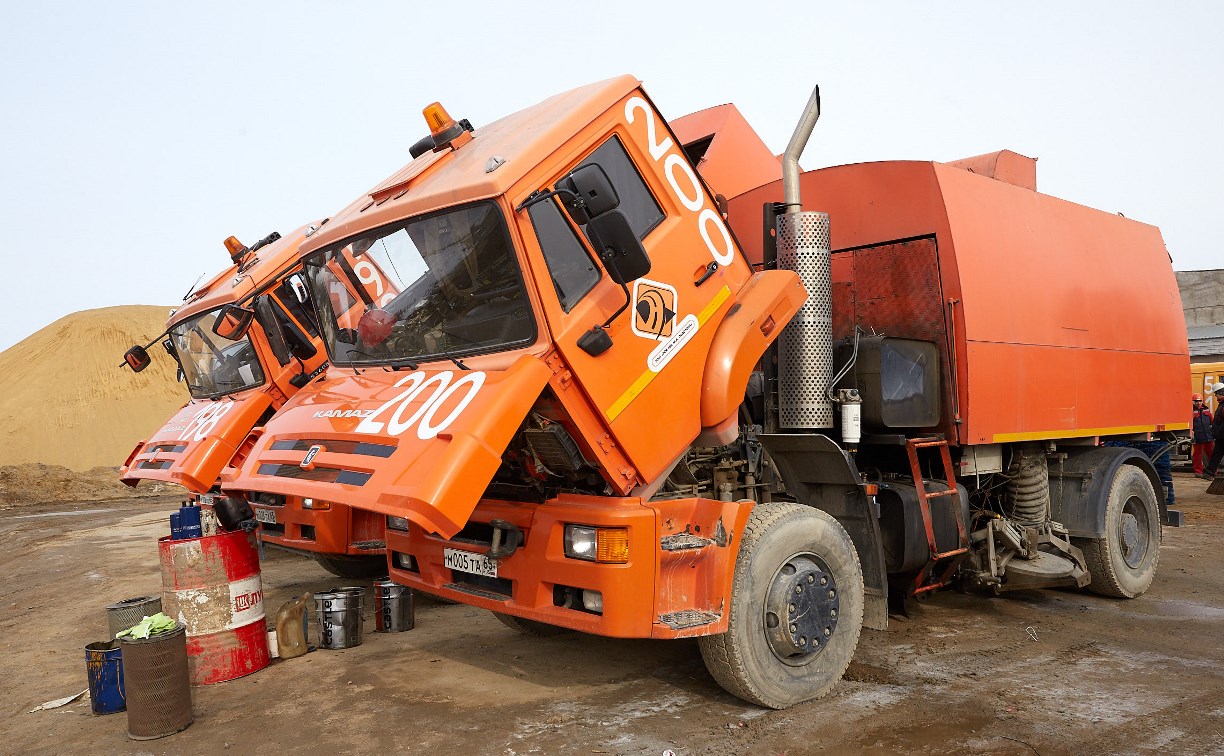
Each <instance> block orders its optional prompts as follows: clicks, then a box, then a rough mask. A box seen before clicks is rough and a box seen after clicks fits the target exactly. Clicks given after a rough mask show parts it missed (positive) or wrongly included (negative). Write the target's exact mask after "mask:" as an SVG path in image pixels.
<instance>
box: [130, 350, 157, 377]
mask: <svg viewBox="0 0 1224 756" xmlns="http://www.w3.org/2000/svg"><path fill="white" fill-rule="evenodd" d="M123 361H124V362H126V363H127V366H128V367H130V368H131V369H132V372H133V373H139V372H140V371H141V370H144V369H145V368H147V367H148V366H149V364H150V363H151V362H153V359H152V358H151V357H149V352H148V350H147V349H145V348H144V347H142V346H134V347H132V348H131V349H129V350H127V351H126V352H124V353H123Z"/></svg>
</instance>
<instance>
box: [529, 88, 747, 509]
mask: <svg viewBox="0 0 1224 756" xmlns="http://www.w3.org/2000/svg"><path fill="white" fill-rule="evenodd" d="M596 129H597V130H598V132H599V133H597V134H595V135H593V143H592V146H591V147H590V148H589V149H588V150H586V151H585V153H584V154H583V155H582V156H581V157H580V158H579V159H578V160H577V161H576V162H574V163H573V164H571V165H568V166H565V167H564V168H563V170H562V171H561V173H559V174H558V175H556V176H554V177H552V183H551V184H550V186H555V183H556V181H557V180H558V179H560V178H561V177H562V176H564V175H566V174H568V173H569V172H570V171H572V170H574V169H575V168H577V167H579V166H582V165H585V164H588V163H598V164H599V165H600V166H601V167H602V168H603V169H604V172H605V173H606V174H607V175H608V177H609V179H610V180H611V182H612V184H613V186H614V188H615V189H616V192H617V195H618V197H619V200H620V205H619V209H620V211H621V212H623V213H624V214H625V215H626V216H627V218H628V220H629V223H630V226H631V227H632V228H633V230H634V231H635V233H636V234H637V236H638V237H639V238H640V239H641V241H642V244H643V246H644V247H645V249H646V251H647V253H648V254H649V256H650V260H651V268H650V272H649V273H647V274H646V275H645V276H644V277H642V278H640V279H638V280H636V281H633V282H631V283H630V284H629V285H628V286H627V289H628V296H629V301H628V303H627V305H628V306H627V307H625V305H626V294H625V291H624V290H622V288H621V287H620V286H619V285H618V284H616V283H614V282H613V281H612V280H611V279H610V278H609V277H608V275H607V272H606V271H603V270H602V269H601V268H600V267H599V266H598V265H597V264H596V263H595V262H594V259H593V257H592V254H591V253H592V250H591V245H590V242H589V239H587V238H586V237H585V235H584V234H583V233H582V232H581V230H580V229H579V228H578V227H576V226H575V225H574V224H573V222H572V221H571V220H570V219H569V218H567V217H566V216H565V214H564V213H563V211H562V210H561V209H560V206H559V205H558V204H557V203H555V202H544V203H538V204H536V205H533V206H531V207H530V208H528V210H527V211H526V212H525V213H524V214H525V215H526V216H527V218H525V219H524V222H526V223H528V224H529V225H530V228H528V229H526V230H527V231H528V232H529V233H528V234H526V235H528V236H533V237H534V238H535V240H536V242H537V243H538V245H539V247H540V253H541V255H542V257H543V258H544V260H545V267H546V269H547V272H546V273H544V274H542V275H539V276H538V280H539V286H540V290H541V292H548V291H549V289H553V290H554V291H555V293H556V296H557V298H558V299H559V300H560V301H559V302H551V301H550V302H548V303H546V306H545V310H546V314H547V316H548V318H549V321H550V327H551V330H552V331H553V333H554V335H555V336H556V339H557V343H558V346H559V348H560V349H561V352H562V354H563V355H564V357H565V359H566V361H567V362H568V363H569V365H570V367H571V369H572V370H573V372H574V374H575V375H576V377H577V378H578V381H579V382H580V383H581V384H582V387H583V389H584V391H585V392H586V395H587V396H588V397H589V398H590V400H591V401H592V402H593V403H594V405H595V407H596V409H597V411H598V413H599V414H600V415H601V417H602V419H603V421H604V422H605V423H606V424H607V427H608V428H609V429H610V432H611V436H612V438H613V440H614V441H615V442H616V444H617V445H619V446H620V447H621V449H622V450H623V451H624V452H625V454H626V455H627V456H628V457H629V458H630V460H631V462H632V463H633V464H634V466H635V467H636V478H637V479H638V480H640V481H641V482H648V481H651V480H653V479H654V478H655V477H657V476H658V475H659V474H661V473H662V472H663V471H664V470H665V469H667V467H668V465H669V464H670V463H671V462H672V461H673V460H674V459H675V458H676V457H677V456H678V455H679V454H680V453H681V452H682V451H683V450H684V449H686V448H687V447H688V445H689V444H690V443H691V442H692V441H693V439H694V438H695V437H696V436H697V434H698V433H699V432H700V400H701V396H700V394H701V384H702V377H703V373H704V369H705V362H706V354H707V352H708V351H709V345H710V340H711V337H712V335H713V332H714V330H715V328H716V327H717V325H718V323H719V321H720V320H721V318H722V317H723V316H724V315H725V313H726V312H727V311H728V310H729V309H730V308H731V306H732V305H733V304H734V297H733V295H732V292H735V291H738V290H739V288H740V287H741V286H742V285H743V283H744V282H745V281H746V280H747V279H748V277H749V276H750V275H751V271H750V269H749V267H748V265H747V263H746V262H745V261H744V258H743V256H742V254H741V253H740V252H739V250H738V248H737V247H736V246H735V244H734V242H733V241H732V238H731V235H730V233H729V232H728V230H727V227H726V225H725V224H724V222H723V220H722V218H721V216H720V215H719V213H718V211H717V209H716V207H715V204H714V201H713V199H712V198H711V197H710V196H709V194H708V192H707V191H706V188H705V186H704V185H703V184H702V183H701V181H700V180H699V179H698V178H697V175H696V172H695V171H694V170H693V168H692V166H691V165H690V164H689V162H688V160H687V158H685V156H684V154H683V153H682V152H681V149H680V146H679V143H678V141H677V140H676V139H675V137H674V136H673V135H672V134H671V132H670V131H669V130H668V127H667V124H666V122H665V121H664V120H663V119H662V118H660V117H659V115H658V114H657V113H656V112H655V110H654V108H653V106H652V105H651V104H650V103H649V101H647V100H646V98H645V96H644V95H643V94H642V93H641V92H640V90H639V91H637V92H635V93H633V94H631V95H629V96H627V97H626V98H624V99H623V100H622V101H621V102H620V103H619V104H618V105H617V106H616V107H615V108H613V109H612V110H611V111H610V112H608V113H607V115H606V116H605V119H604V120H603V121H602V122H600V123H598V124H597V125H596ZM549 276H550V277H551V281H549V280H548V278H547V277H549ZM546 297H547V295H546ZM622 307H625V309H624V310H623V312H621V313H620V314H619V315H617V316H616V317H615V319H614V320H612V322H611V323H610V324H609V325H608V328H607V331H608V334H609V336H610V337H611V339H612V346H611V347H610V348H609V349H607V351H605V352H603V353H602V354H598V355H591V354H588V353H587V352H585V351H583V349H581V348H580V347H579V346H578V341H579V339H580V338H581V337H582V336H583V335H584V334H585V333H587V332H588V331H590V330H591V328H592V327H594V326H596V325H600V324H602V323H604V322H605V321H607V320H608V319H609V318H610V317H612V316H613V314H614V313H616V312H617V311H618V310H619V309H621V308H622ZM621 485H622V487H623V488H625V489H627V488H629V487H631V483H625V482H623V481H622V482H621Z"/></svg>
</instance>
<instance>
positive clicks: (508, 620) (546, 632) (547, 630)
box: [493, 612, 569, 638]
mask: <svg viewBox="0 0 1224 756" xmlns="http://www.w3.org/2000/svg"><path fill="white" fill-rule="evenodd" d="M493 616H494V617H496V618H497V619H498V620H500V621H501V623H502V624H503V625H505V626H506V627H508V628H510V629H511V630H517V631H519V632H520V633H523V634H524V635H534V636H536V637H537V638H552V637H553V636H555V635H560V634H561V633H567V632H569V630H568V629H567V628H564V627H557V626H556V625H550V624H548V623H547V622H536V621H535V620H529V619H523V618H522V617H515V616H514V615H513V614H502V613H501V612H493Z"/></svg>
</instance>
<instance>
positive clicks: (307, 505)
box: [302, 497, 331, 512]
mask: <svg viewBox="0 0 1224 756" xmlns="http://www.w3.org/2000/svg"><path fill="white" fill-rule="evenodd" d="M302 509H313V510H314V511H316V512H318V511H322V510H325V509H331V502H330V501H315V500H314V499H311V498H310V497H307V498H305V499H302Z"/></svg>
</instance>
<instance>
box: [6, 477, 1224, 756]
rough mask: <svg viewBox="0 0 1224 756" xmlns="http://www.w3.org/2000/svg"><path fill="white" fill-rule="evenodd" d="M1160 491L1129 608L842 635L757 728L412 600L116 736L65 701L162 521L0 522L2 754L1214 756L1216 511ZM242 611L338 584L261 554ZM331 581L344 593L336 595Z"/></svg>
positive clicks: (154, 507)
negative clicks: (1165, 499) (1151, 559)
mask: <svg viewBox="0 0 1224 756" xmlns="http://www.w3.org/2000/svg"><path fill="white" fill-rule="evenodd" d="M1205 487H1206V483H1205V482H1203V481H1199V480H1196V479H1194V478H1192V477H1190V476H1185V475H1181V476H1178V478H1177V491H1178V497H1179V504H1180V506H1181V508H1182V509H1183V511H1184V512H1185V513H1186V527H1183V528H1180V529H1173V528H1170V529H1167V530H1166V531H1165V537H1164V546H1163V549H1162V553H1161V563H1160V567H1159V570H1158V574H1157V577H1156V581H1155V583H1154V584H1153V586H1152V589H1151V591H1149V592H1148V593H1147V594H1146V595H1145V596H1143V597H1141V598H1139V599H1136V600H1133V601H1119V600H1111V599H1105V598H1101V597H1098V596H1094V595H1092V594H1088V593H1080V592H1075V591H1032V592H1022V593H1015V594H1011V595H1009V596H1006V597H1003V598H990V597H983V596H973V595H962V594H958V593H954V592H943V593H940V594H939V595H936V596H934V597H933V598H931V599H930V600H929V601H927V602H925V603H923V604H921V605H919V606H918V607H917V608H916V610H915V611H914V612H913V613H912V614H911V616H910V617H908V618H896V617H894V618H893V620H892V622H891V627H890V629H889V630H888V631H887V632H871V631H864V633H863V637H862V641H861V642H860V645H859V650H858V653H857V655H856V657H855V661H854V663H853V664H852V666H851V668H850V671H849V672H848V674H847V675H846V678H845V680H844V681H843V682H841V683H840V684H839V685H838V686H837V687H836V688H835V689H834V691H833V692H832V693H831V694H830V695H829V696H827V697H826V698H824V699H822V700H819V701H815V702H811V703H808V704H804V705H801V706H797V707H795V708H793V709H790V710H789V711H781V712H774V711H765V710H762V709H759V708H756V707H753V706H749V705H746V704H744V703H742V702H741V701H739V700H737V699H735V698H733V697H731V696H730V695H728V694H726V693H724V692H723V691H722V690H721V689H720V688H719V687H718V686H717V685H715V684H714V682H713V681H712V680H711V679H710V678H709V676H708V675H707V674H706V672H705V669H704V667H703V666H702V664H701V658H700V655H699V654H698V650H697V644H696V643H695V642H692V641H627V640H609V639H605V638H598V637H593V636H585V635H581V634H578V633H567V634H565V635H562V636H560V637H557V638H549V639H541V638H535V637H528V636H522V635H518V634H516V633H515V632H514V631H512V630H510V629H508V628H506V627H505V626H503V625H502V624H500V623H499V622H497V621H496V620H495V619H494V618H493V617H492V616H491V615H490V614H488V613H487V612H484V611H481V610H476V609H472V608H469V607H466V606H461V605H442V604H438V603H433V602H430V601H428V600H426V599H418V601H417V611H416V625H417V626H416V629H415V630H412V631H410V632H405V633H396V634H387V635H380V634H376V633H374V632H373V618H372V616H371V615H370V611H369V609H368V608H367V617H366V620H367V621H366V634H365V640H364V643H363V644H362V645H361V646H359V647H356V648H352V649H347V650H343V651H328V650H320V651H316V652H314V653H311V654H308V655H307V656H304V657H300V658H298V659H293V660H289V661H275V662H273V665H272V666H271V667H269V668H267V669H265V670H262V671H260V672H258V673H256V674H254V675H251V676H249V677H246V678H242V679H239V680H234V681H231V682H227V683H223V684H219V685H213V686H208V687H201V688H195V689H193V696H194V709H195V723H194V724H193V725H192V726H191V727H189V728H188V729H187V730H185V731H183V732H182V733H179V734H177V735H173V736H170V737H168V738H165V739H161V740H155V741H145V742H139V743H138V742H134V741H130V740H128V739H127V737H126V715H124V714H114V715H110V716H95V715H93V714H92V713H91V712H90V709H89V704H88V702H87V701H84V700H82V701H78V702H76V703H74V704H71V705H68V706H64V707H62V708H59V709H54V710H47V711H39V712H36V713H28V712H29V710H30V709H32V708H34V707H35V706H37V705H39V704H41V703H43V702H45V701H49V700H51V699H56V698H61V697H64V696H67V695H70V694H73V693H76V692H78V691H80V690H82V689H83V688H84V687H85V668H84V666H85V665H84V653H83V647H84V645H85V644H86V643H89V642H91V641H95V640H101V639H103V637H104V636H105V628H106V618H105V611H104V608H103V607H104V606H105V605H106V604H108V603H110V602H113V601H116V600H119V599H123V598H127V597H130V596H138V595H145V594H150V593H158V592H159V591H160V588H161V584H160V576H159V572H158V560H157V549H156V545H155V538H156V537H158V536H160V535H162V534H163V533H166V532H168V526H167V513H168V512H169V510H170V508H171V507H173V506H175V505H176V504H177V498H170V497H166V498H161V499H142V500H126V501H119V502H110V503H106V504H97V503H93V502H89V501H83V502H62V503H59V504H39V505H32V506H27V507H22V508H16V509H10V510H8V511H5V512H3V513H0V570H3V574H5V575H6V579H5V581H4V582H3V585H2V587H0V633H2V637H3V653H0V681H2V682H0V737H2V738H3V740H2V741H0V742H3V743H4V746H3V750H5V751H6V752H10V753H26V752H35V753H215V752H218V751H220V750H224V749H229V750H230V751H231V752H234V753H283V752H301V753H313V752H322V751H332V752H351V753H371V754H373V753H392V752H415V753H451V752H453V753H487V754H527V753H545V754H554V753H561V754H655V755H656V756H660V755H662V754H665V753H667V752H669V751H674V752H675V753H676V754H681V755H683V754H725V753H751V754H803V753H813V752H820V751H833V752H845V751H856V752H866V753H890V752H895V751H906V752H918V753H922V752H940V753H942V752H951V751H972V752H986V753H1014V754H1025V753H1041V754H1053V753H1087V752H1091V753H1098V752H1120V753H1138V752H1146V751H1165V752H1173V753H1224V632H1221V631H1222V630H1224V570H1221V566H1222V565H1224V556H1222V555H1221V543H1222V542H1224V497H1214V496H1206V495H1205V494H1204V493H1203V490H1204V489H1205ZM263 582H264V590H265V605H266V607H267V608H268V609H269V611H274V610H275V608H276V607H278V606H279V605H280V604H281V603H282V602H284V601H285V600H287V599H288V598H289V597H290V596H291V595H294V594H299V593H301V592H304V591H318V590H323V589H326V588H328V587H332V586H335V585H337V584H338V582H339V581H337V579H336V578H333V577H331V576H330V575H328V574H327V573H325V572H324V571H323V570H322V569H321V568H319V567H318V566H316V565H315V563H314V562H312V561H309V560H307V559H305V558H302V557H299V556H296V555H293V554H289V553H285V552H280V551H276V550H273V549H267V550H266V552H265V561H264V571H263ZM350 582H351V581H350Z"/></svg>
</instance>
